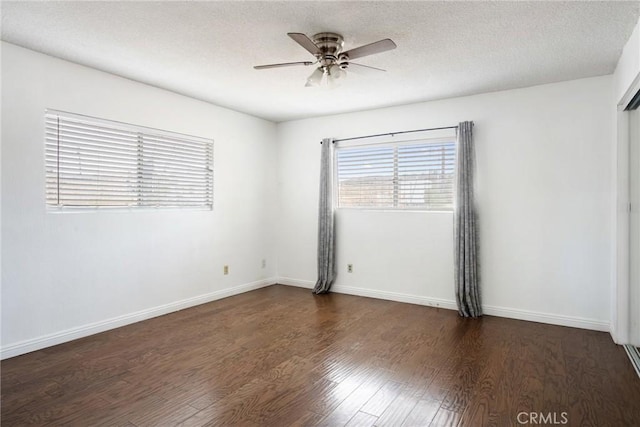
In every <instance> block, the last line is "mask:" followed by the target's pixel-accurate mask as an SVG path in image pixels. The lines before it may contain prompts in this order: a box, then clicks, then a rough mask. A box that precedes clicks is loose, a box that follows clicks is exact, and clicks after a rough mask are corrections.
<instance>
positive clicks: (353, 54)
mask: <svg viewBox="0 0 640 427" xmlns="http://www.w3.org/2000/svg"><path fill="white" fill-rule="evenodd" d="M395 48H396V44H395V43H394V42H393V40H391V39H384V40H380V41H377V42H374V43H369V44H366V45H364V46H360V47H356V48H355V49H351V50H348V51H346V52H342V55H346V56H348V57H349V59H356V58H362V57H363V56H367V55H373V54H374V53H380V52H386V51H387V50H391V49H395Z"/></svg>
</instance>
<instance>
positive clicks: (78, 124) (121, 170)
mask: <svg viewBox="0 0 640 427" xmlns="http://www.w3.org/2000/svg"><path fill="white" fill-rule="evenodd" d="M45 166H46V186H45V187H46V202H47V205H48V206H50V207H58V208H208V209H211V208H212V207H213V169H212V168H213V141H212V140H210V139H204V138H199V137H193V136H188V135H183V134H178V133H173V132H166V131H160V130H156V129H151V128H146V127H141V126H135V125H129V124H125V123H119V122H112V121H108V120H102V119H97V118H92V117H86V116H80V115H75V114H71V113H63V112H59V111H52V110H48V111H47V112H46V114H45Z"/></svg>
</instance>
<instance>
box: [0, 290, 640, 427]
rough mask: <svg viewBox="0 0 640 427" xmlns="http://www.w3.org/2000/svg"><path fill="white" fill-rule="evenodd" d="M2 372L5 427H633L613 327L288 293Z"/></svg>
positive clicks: (633, 410) (77, 345) (123, 332)
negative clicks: (464, 314) (596, 329)
mask: <svg viewBox="0 0 640 427" xmlns="http://www.w3.org/2000/svg"><path fill="white" fill-rule="evenodd" d="M1 368H2V403H1V404H2V418H1V422H2V425H3V426H13V425H20V426H22V425H30V424H35V425H48V424H51V425H77V426H94V425H108V426H165V425H178V424H179V425H185V426H200V425H225V426H231V425H245V426H258V425H261V426H289V425H294V426H302V425H316V424H318V425H327V426H343V425H345V426H372V425H377V426H383V425H384V426H387V425H388V426H400V425H406V426H429V425H431V426H453V425H464V426H511V425H519V424H521V425H541V424H542V425H553V423H554V422H555V423H556V424H558V425H562V423H563V421H566V423H564V424H565V425H570V426H616V427H617V426H638V425H640V379H638V377H637V375H636V374H635V372H634V371H633V368H632V366H631V364H630V362H629V360H628V359H627V356H626V354H625V352H624V350H623V348H622V347H619V346H616V345H615V344H614V343H613V342H612V340H611V338H610V336H609V334H606V333H602V332H593V331H585V330H580V329H572V328H564V327H559V326H550V325H543V324H538V323H530V322H523V321H517V320H510V319H502V318H497V317H490V316H487V317H484V318H483V319H480V320H468V319H462V318H460V317H458V315H457V313H455V312H453V311H450V310H442V309H435V308H428V307H422V306H417V305H410V304H401V303H396V302H390V301H382V300H375V299H368V298H361V297H355V296H349V295H339V294H330V295H323V296H313V295H312V294H311V292H310V291H309V290H306V289H297V288H290V287H285V286H271V287H268V288H264V289H260V290H257V291H253V292H249V293H245V294H242V295H238V296H234V297H231V298H227V299H224V300H219V301H215V302H212V303H209V304H205V305H201V306H198V307H194V308H191V309H188V310H183V311H180V312H177V313H173V314H170V315H166V316H162V317H158V318H155V319H151V320H148V321H145V322H141V323H137V324H133V325H130V326H126V327H123V328H119V329H115V330H112V331H109V332H105V333H102V334H98V335H94V336H91V337H88V338H84V339H80V340H77V341H73V342H70V343H66V344H62V345H59V346H56V347H51V348H48V349H45V350H41V351H37V352H33V353H30V354H27V355H24V356H19V357H15V358H12V359H8V360H5V361H3V362H2V366H1ZM534 417H535V418H534ZM532 421H536V422H532ZM540 421H543V422H540Z"/></svg>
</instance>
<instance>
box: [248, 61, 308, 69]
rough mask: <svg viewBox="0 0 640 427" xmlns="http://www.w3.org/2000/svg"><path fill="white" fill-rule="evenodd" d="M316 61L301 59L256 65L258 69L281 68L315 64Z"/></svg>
mask: <svg viewBox="0 0 640 427" xmlns="http://www.w3.org/2000/svg"><path fill="white" fill-rule="evenodd" d="M313 64H315V62H311V61H299V62H283V63H282V64H268V65H256V66H255V67H253V68H255V69H256V70H266V69H268V68H280V67H291V66H294V65H313Z"/></svg>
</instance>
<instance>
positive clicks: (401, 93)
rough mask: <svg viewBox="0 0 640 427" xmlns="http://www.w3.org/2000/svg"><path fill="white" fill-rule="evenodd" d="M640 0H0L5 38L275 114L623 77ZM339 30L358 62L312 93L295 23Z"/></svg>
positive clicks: (280, 117) (276, 117)
mask: <svg viewBox="0 0 640 427" xmlns="http://www.w3.org/2000/svg"><path fill="white" fill-rule="evenodd" d="M639 4H640V3H639V2H635V1H634V2H611V1H607V2H426V1H418V2H404V1H393V2H392V1H379V2H342V1H334V2H327V1H323V2H298V1H291V2H272V1H264V2H244V1H243V2H236V1H212V2H133V1H125V2H102V1H101V2H84V1H81V2H67V1H61V2H58V1H51V2H9V1H3V2H2V5H1V7H2V9H1V11H0V13H1V14H2V39H3V40H5V41H7V42H10V43H14V44H16V45H19V46H24V47H26V48H29V49H33V50H36V51H39V52H43V53H46V54H49V55H52V56H56V57H59V58H63V59H66V60H69V61H73V62H77V63H79V64H83V65H88V66H90V67H94V68H97V69H100V70H104V71H107V72H110V73H113V74H117V75H120V76H123V77H127V78H130V79H133V80H137V81H140V82H144V83H147V84H150V85H153V86H158V87H162V88H165V89H169V90H172V91H175V92H178V93H181V94H185V95H188V96H191V97H194V98H198V99H201V100H205V101H209V102H212V103H214V104H217V105H221V106H225V107H229V108H232V109H235V110H239V111H243V112H246V113H249V114H253V115H255V116H259V117H263V118H266V119H269V120H273V121H284V120H290V119H295V118H301V117H309V116H318V115H326V114H332V113H338V112H347V111H355V110H364V109H371V108H377V107H382V106H389V105H398V104H406V103H411V102H417V101H426V100H433V99H441V98H449V97H454V96H461V95H469V94H475V93H482V92H490V91H496V90H503V89H511V88H517V87H525V86H531V85H536V84H542V83H550V82H556V81H562V80H570V79H576V78H582V77H590V76H598V75H603V74H609V73H612V72H613V70H614V67H615V64H616V62H617V60H618V58H619V56H620V54H621V52H622V48H623V46H624V44H625V42H626V40H627V39H628V37H629V36H630V34H631V31H632V30H633V27H634V25H635V23H636V22H637V19H638V13H639ZM321 31H332V32H337V33H340V34H342V35H343V36H344V38H345V49H349V48H353V47H357V46H360V45H363V44H367V43H370V42H374V41H377V40H380V39H383V38H387V37H388V38H391V39H393V40H394V41H395V42H396V44H397V45H398V48H397V49H395V50H393V51H389V52H385V53H381V54H377V55H373V56H369V57H366V58H362V59H361V60H359V61H358V62H360V63H362V64H365V65H371V66H375V67H380V68H384V69H386V70H388V72H387V73H380V74H379V75H375V76H362V75H355V74H350V75H349V76H348V78H347V79H346V80H345V82H344V83H343V85H342V86H341V87H339V88H337V89H326V88H305V87H304V83H305V81H306V78H307V76H308V75H309V74H310V73H311V71H312V68H311V67H299V68H298V67H295V68H280V69H271V70H261V71H257V70H254V69H253V68H252V67H253V65H259V64H266V63H272V62H288V61H308V60H313V57H312V56H311V55H310V54H309V53H308V52H306V51H305V50H304V49H303V48H301V47H300V46H298V45H297V44H296V43H295V42H294V41H292V40H291V39H289V37H287V32H302V33H306V34H308V35H309V36H311V35H313V34H315V33H317V32H321Z"/></svg>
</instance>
